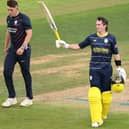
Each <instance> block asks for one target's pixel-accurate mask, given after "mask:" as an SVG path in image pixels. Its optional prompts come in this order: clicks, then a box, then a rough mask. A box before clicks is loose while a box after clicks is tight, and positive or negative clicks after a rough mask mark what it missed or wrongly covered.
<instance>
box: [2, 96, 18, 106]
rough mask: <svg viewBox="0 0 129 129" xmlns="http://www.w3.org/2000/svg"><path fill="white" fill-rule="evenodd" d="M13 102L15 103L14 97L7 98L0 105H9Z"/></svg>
mask: <svg viewBox="0 0 129 129" xmlns="http://www.w3.org/2000/svg"><path fill="white" fill-rule="evenodd" d="M15 104H17V99H16V98H8V99H6V100H5V102H3V103H2V107H11V106H13V105H15Z"/></svg>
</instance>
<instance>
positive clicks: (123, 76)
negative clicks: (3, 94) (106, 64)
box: [116, 67, 127, 82]
mask: <svg viewBox="0 0 129 129" xmlns="http://www.w3.org/2000/svg"><path fill="white" fill-rule="evenodd" d="M116 70H117V72H118V74H119V75H120V76H121V77H122V78H123V80H124V82H125V81H126V78H127V74H126V71H125V69H124V68H122V67H118V68H117V69H116Z"/></svg>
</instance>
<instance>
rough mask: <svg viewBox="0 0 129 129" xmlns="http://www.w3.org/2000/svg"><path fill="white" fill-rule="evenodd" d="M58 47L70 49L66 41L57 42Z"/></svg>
mask: <svg viewBox="0 0 129 129" xmlns="http://www.w3.org/2000/svg"><path fill="white" fill-rule="evenodd" d="M56 47H57V48H60V47H63V48H69V44H68V43H66V42H65V41H64V40H56Z"/></svg>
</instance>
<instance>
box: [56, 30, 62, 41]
mask: <svg viewBox="0 0 129 129" xmlns="http://www.w3.org/2000/svg"><path fill="white" fill-rule="evenodd" d="M55 35H56V38H57V39H58V40H61V38H60V35H59V33H58V31H55Z"/></svg>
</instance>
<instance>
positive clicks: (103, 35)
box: [97, 32, 108, 37]
mask: <svg viewBox="0 0 129 129" xmlns="http://www.w3.org/2000/svg"><path fill="white" fill-rule="evenodd" d="M107 35H108V32H106V33H105V34H99V33H98V32H97V36H99V37H106V36H107Z"/></svg>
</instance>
